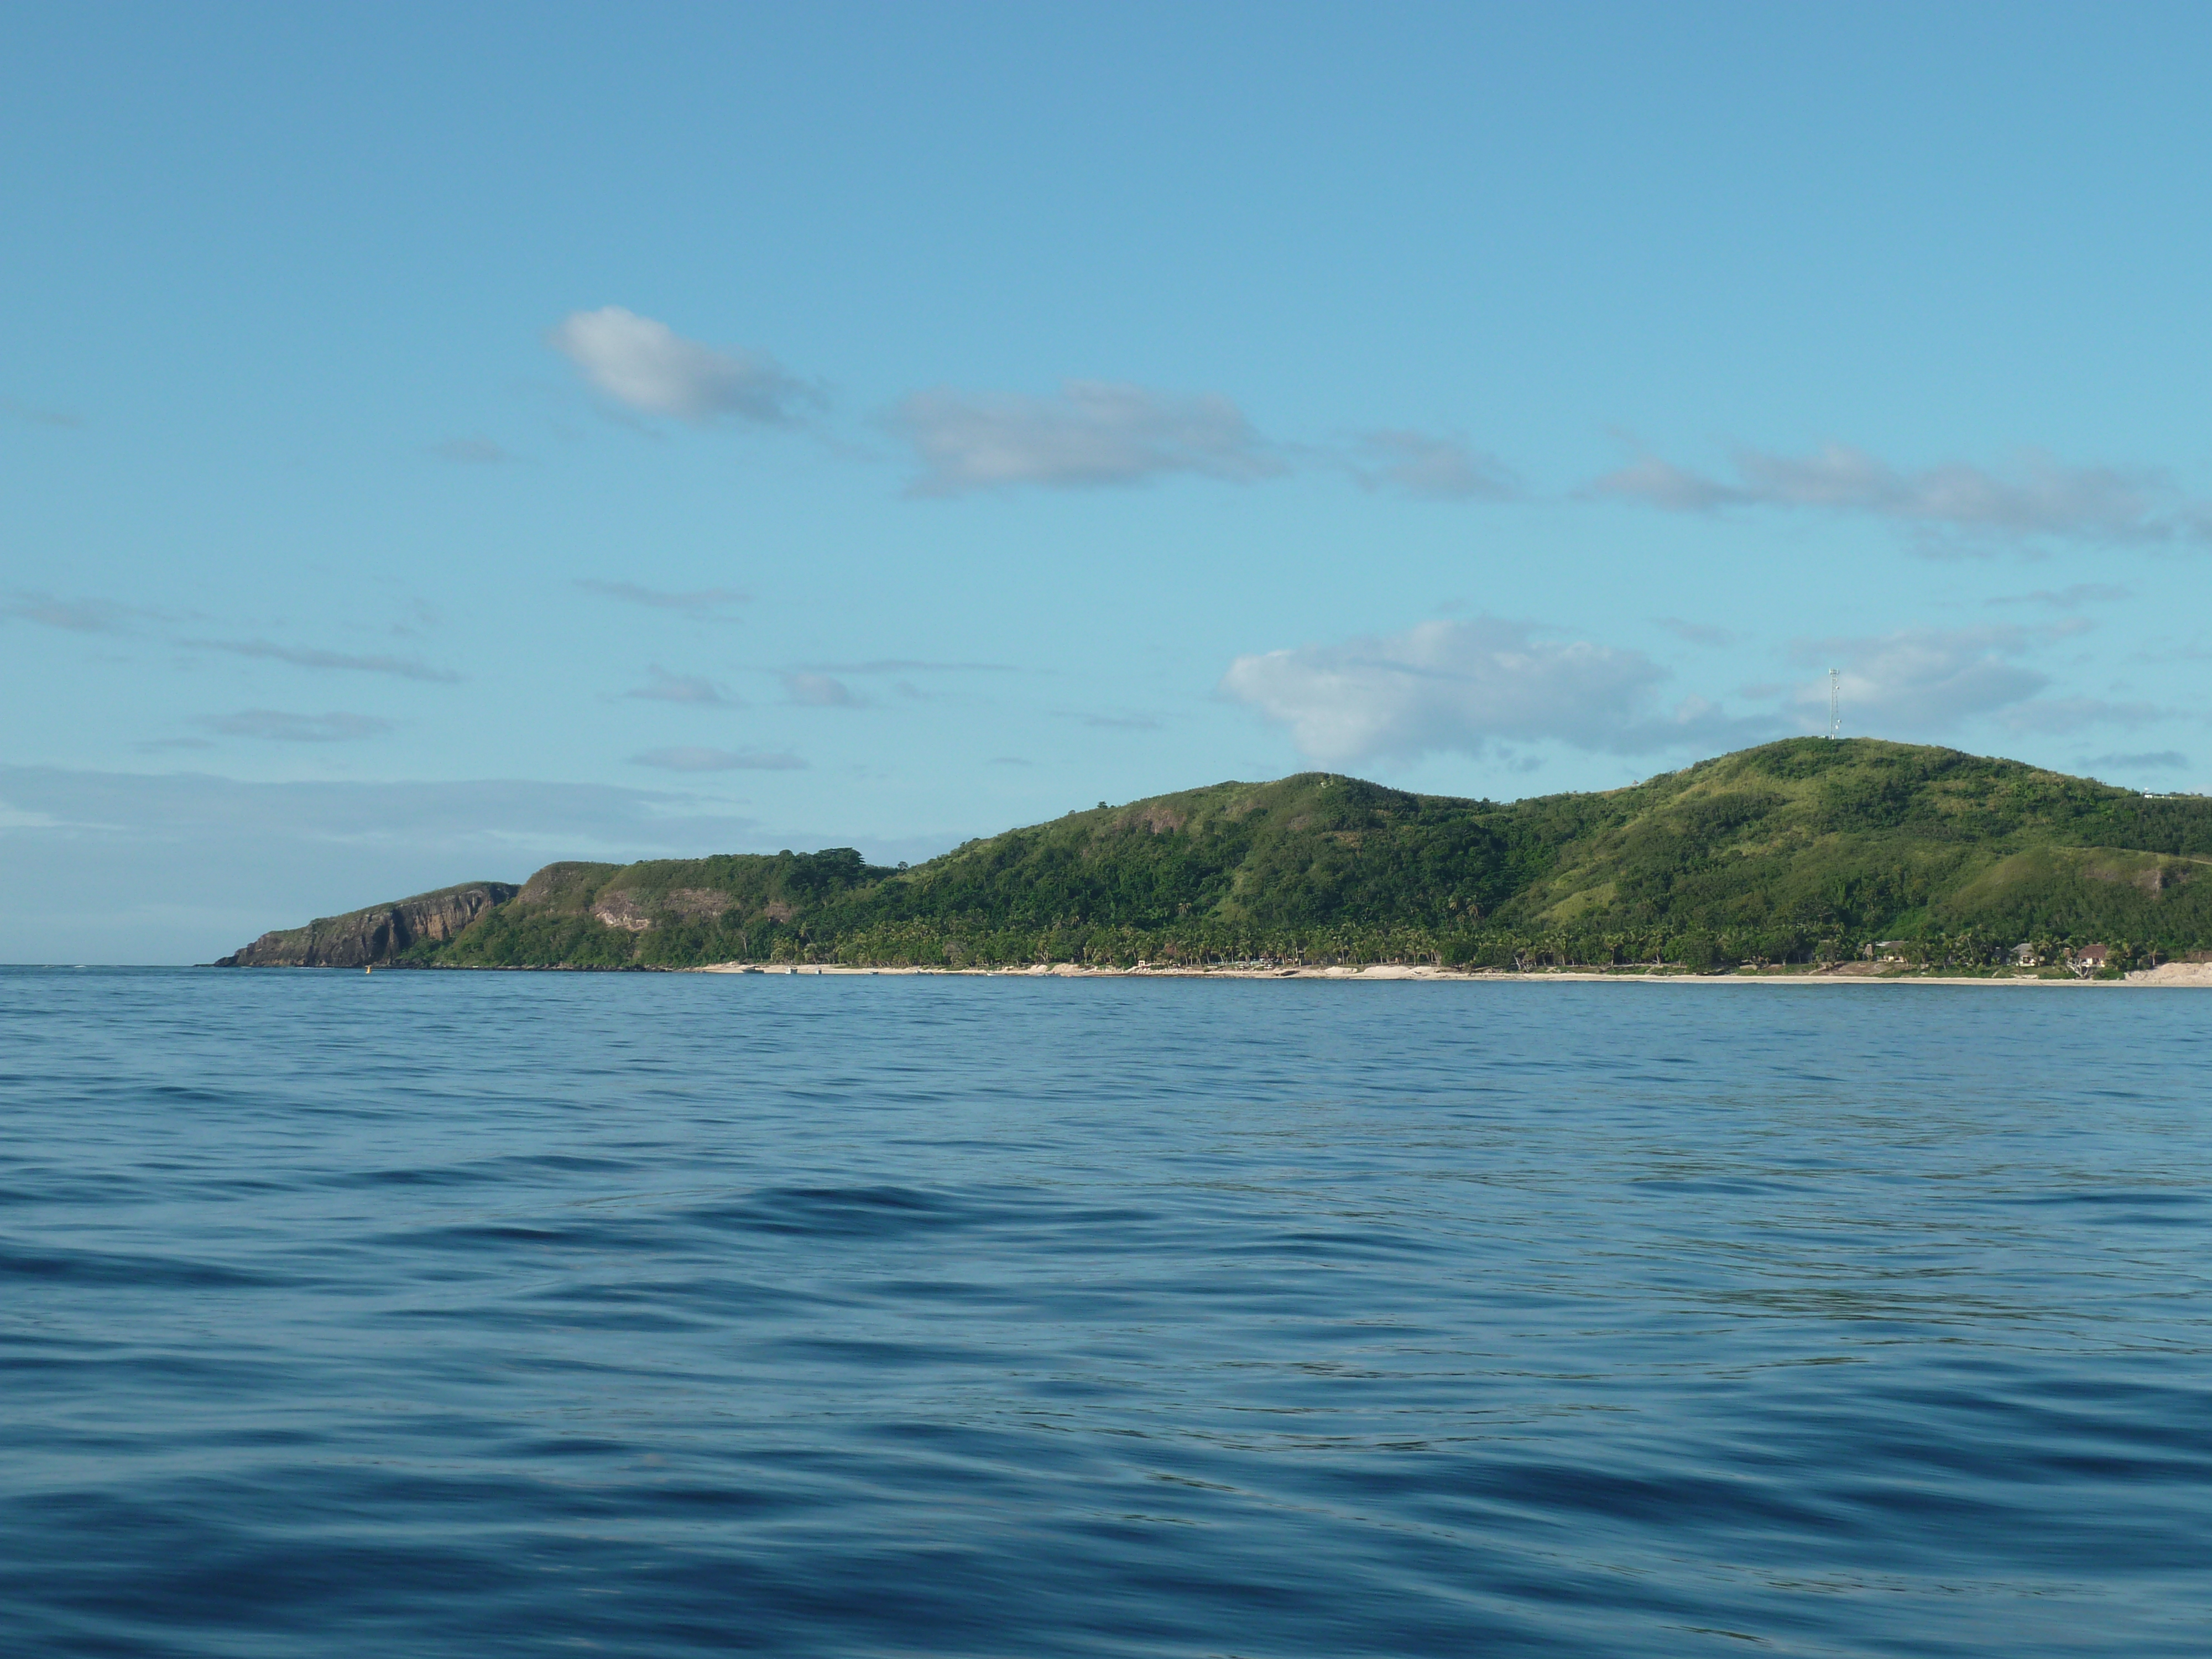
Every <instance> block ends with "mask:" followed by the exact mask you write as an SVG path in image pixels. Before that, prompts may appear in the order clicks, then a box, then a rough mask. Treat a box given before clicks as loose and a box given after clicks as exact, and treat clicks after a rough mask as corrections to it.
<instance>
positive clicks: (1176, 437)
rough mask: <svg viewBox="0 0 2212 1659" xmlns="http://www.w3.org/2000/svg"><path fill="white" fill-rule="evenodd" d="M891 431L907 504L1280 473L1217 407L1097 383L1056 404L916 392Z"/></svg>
mask: <svg viewBox="0 0 2212 1659" xmlns="http://www.w3.org/2000/svg"><path fill="white" fill-rule="evenodd" d="M892 423H893V425H894V426H895V427H896V429H897V430H898V431H899V432H900V433H901V434H902V435H903V436H904V437H905V438H906V440H907V441H908V443H910V444H911V445H912V446H913V447H914V451H915V457H916V459H919V460H920V461H921V467H922V471H921V476H920V477H917V478H915V481H914V482H913V483H912V484H911V485H910V486H909V487H908V493H909V494H911V495H959V494H962V493H963V492H964V491H968V490H972V489H1003V488H1006V487H1008V486H1011V485H1018V484H1036V485H1041V486H1042V487H1044V488H1046V489H1084V488H1091V487H1096V486H1100V485H1115V484H1135V483H1144V482H1146V481H1147V480H1149V479H1152V478H1158V477H1166V476H1169V475H1170V474H1175V473H1190V474H1195V475H1197V476H1200V477H1209V478H1220V479H1225V480H1228V481H1229V482H1231V483H1250V482H1252V481H1253V480H1255V479H1259V478H1267V477H1275V476H1276V475H1278V474H1279V473H1281V472H1284V471H1286V470H1287V467H1286V465H1285V462H1284V461H1283V459H1281V458H1280V457H1279V455H1278V454H1276V453H1274V450H1273V446H1271V445H1269V444H1268V443H1267V441H1265V440H1264V439H1262V438H1261V436H1260V435H1259V434H1258V433H1257V432H1256V431H1255V430H1254V429H1253V427H1252V423H1251V422H1249V421H1248V420H1246V419H1245V418H1244V415H1243V411H1242V410H1239V409H1238V408H1237V405H1236V404H1233V403H1231V402H1230V400H1229V399H1228V398H1223V397H1219V396H1216V395H1213V394H1211V393H1202V394H1199V395H1195V396H1194V395H1188V394H1184V393H1180V392H1159V391H1155V390H1153V389H1152V388H1150V387H1146V386H1126V385H1121V384H1117V383H1113V382H1109V381H1103V380H1070V381H1068V382H1066V384H1065V385H1064V386H1061V388H1060V395H1059V396H1058V397H1055V398H1033V397H1027V396H1024V395H1021V394H1019V393H1014V392H955V391H951V390H949V389H944V388H939V389H938V390H935V391H930V392H915V393H914V394H912V395H911V396H909V397H908V398H906V399H905V400H904V401H903V402H902V403H901V404H899V406H898V408H897V410H896V412H895V414H894V416H893V417H892Z"/></svg>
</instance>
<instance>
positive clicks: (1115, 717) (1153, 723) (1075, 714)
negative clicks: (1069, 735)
mask: <svg viewBox="0 0 2212 1659" xmlns="http://www.w3.org/2000/svg"><path fill="white" fill-rule="evenodd" d="M1060 718H1061V719H1062V720H1075V721H1078V722H1079V723H1080V724H1082V725H1084V726H1090V727H1091V728H1093V729H1094V730H1096V731H1101V732H1157V731H1158V730H1160V729H1161V727H1162V726H1164V725H1165V724H1166V722H1165V721H1164V720H1161V719H1160V717H1159V716H1158V714H1090V713H1086V712H1085V711H1084V710H1082V709H1077V708H1071V709H1065V710H1062V711H1060Z"/></svg>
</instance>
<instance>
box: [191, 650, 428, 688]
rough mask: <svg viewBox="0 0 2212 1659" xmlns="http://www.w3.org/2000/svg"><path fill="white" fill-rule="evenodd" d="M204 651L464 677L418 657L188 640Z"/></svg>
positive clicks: (305, 664)
mask: <svg viewBox="0 0 2212 1659" xmlns="http://www.w3.org/2000/svg"><path fill="white" fill-rule="evenodd" d="M183 643H184V644H185V645H189V646H194V647H197V648H198V649H200V650H203V651H228V652H229V653H231V655H233V656H234V657H265V658H267V659H270V660H271V661H274V662H288V663H290V664H292V665H294V666H295V667H296V668H338V669H344V670H347V671H350V672H353V673H359V674H390V675H392V676H394V677H396V678H399V679H403V680H437V681H441V682H445V683H448V684H450V683H452V682H453V681H456V680H459V678H461V677H460V676H459V674H456V673H454V672H453V671H452V670H451V669H449V668H434V667H432V666H431V665H429V664H428V663H426V662H423V661H422V660H421V659H419V658H415V657H380V656H360V655H357V654H356V653H352V652H348V651H322V650H317V649H313V648H312V647H303V646H294V645H276V644H274V643H272V642H270V641H268V640H185V641H183Z"/></svg>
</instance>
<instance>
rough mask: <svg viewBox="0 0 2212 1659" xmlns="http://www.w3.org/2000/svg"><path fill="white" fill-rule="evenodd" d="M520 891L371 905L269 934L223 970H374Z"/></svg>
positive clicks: (490, 885) (496, 884) (438, 940)
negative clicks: (412, 947) (369, 968)
mask: <svg viewBox="0 0 2212 1659" xmlns="http://www.w3.org/2000/svg"><path fill="white" fill-rule="evenodd" d="M516 891H517V890H516V889H515V888H514V887H513V885H512V884H509V883H507V882H503V881H473V882H468V883H465V884H463V885H461V886H459V887H443V888H441V889H439V890H438V891H436V892H435V893H421V894H417V895H416V896H415V897H413V898H410V899H402V900H400V901H399V902H398V903H397V904H376V905H371V906H370V907H369V908H368V909H366V910H356V911H353V912H351V913H350V914H349V915H343V916H325V917H323V918H322V919H321V920H319V921H311V922H309V923H308V924H307V926H306V927H289V928H286V929H284V930H283V931H282V932H279V933H264V934H263V935H262V936H261V937H260V938H259V939H256V940H254V941H253V943H252V944H251V945H247V946H246V948H245V949H244V950H242V951H239V952H238V953H237V954H236V955H234V956H228V957H223V958H222V960H220V961H219V962H217V963H216V964H215V965H216V967H218V968H368V967H374V966H375V965H376V964H378V963H387V962H390V961H392V960H393V959H394V958H395V957H398V956H399V955H400V954H401V953H402V952H403V951H406V950H407V949H408V948H409V947H410V946H412V945H419V944H424V943H428V944H431V945H442V944H444V943H445V942H446V941H447V939H452V938H453V936H454V935H455V934H457V933H459V932H460V931H461V929H463V928H464V927H467V926H468V925H469V924H470V923H471V922H472V921H475V920H476V919H477V917H478V916H480V915H483V913H484V912H485V911H487V910H489V909H490V908H492V907H493V906H495V905H499V904H504V903H506V902H507V900H509V899H511V898H513V896H514V895H515V893H516Z"/></svg>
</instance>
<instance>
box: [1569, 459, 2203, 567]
mask: <svg viewBox="0 0 2212 1659" xmlns="http://www.w3.org/2000/svg"><path fill="white" fill-rule="evenodd" d="M1586 493H1588V494H1590V495H1598V496H1610V497H1613V498H1614V499H1617V500H1623V501H1640V502H1642V503H1644V505H1646V506H1649V507H1661V508H1663V509H1665V510H1667V511H1669V512H1675V513H1711V512H1717V511H1719V510H1722V509H1724V508H1729V507H1796V508H1803V509H1807V510H1811V511H1817V512H1826V513H1838V514H1846V515H1857V516H1863V517H1870V518H1876V519H1884V520H1890V521H1891V522H1893V523H1897V524H1901V525H1905V526H1911V527H1913V528H1916V529H1919V530H1923V531H1929V532H1946V533H1950V534H1954V535H1958V536H1963V537H1968V538H1994V539H2011V540H2015V541H2022V540H2036V539H2048V540H2061V541H2082V542H2110V543H2146V544H2148V543H2160V542H2173V541H2203V540H2207V539H2212V509H2208V507H2206V505H2205V504H2204V503H2202V502H2195V501H2188V500H2185V499H2184V498H2183V497H2182V496H2180V495H2179V493H2178V492H2177V491H2175V490H2174V489H2173V488H2172V484H2171V483H2170V482H2169V481H2168V480H2167V479H2166V477H2165V476H2164V475H2163V474H2161V473H2160V472H2158V471H2154V470H2151V469H2134V470H2129V469H2123V468H2118V467H2106V466H2075V465H2068V464H2066V463H2064V462H2062V461H2059V460H2057V459H2054V458H2052V457H2051V456H2050V455H2048V454H2045V453H2043V452H2041V451H2039V450H2030V451H2027V452H2025V453H2022V454H2021V456H2020V457H2019V459H2017V460H2016V461H2015V463H2014V464H2013V465H2011V466H2010V467H2008V468H2006V469H2003V470H1996V469H1991V468H1987V467H1981V466H1974V465H1966V464H1964V463H1956V464H1952V465H1943V466H1933V467H1924V468H1919V469H1914V468H1909V467H1899V466H1895V465H1891V464H1890V463H1888V462H1887V461H1883V460H1881V459H1877V458H1876V457H1875V456H1873V455H1870V454H1869V453H1867V452H1866V451H1864V450H1863V449H1857V448H1855V447H1852V446H1850V445H1848V444H1836V443H1832V444H1827V445H1825V446H1823V447H1821V448H1820V449H1818V450H1815V451H1814V452H1813V453H1811V454H1809V455H1782V454H1776V453H1769V452H1766V451H1763V450H1757V449H1742V450H1739V451H1737V452H1736V453H1735V457H1734V459H1733V463H1732V470H1731V476H1729V477H1713V476H1710V475H1707V474H1704V473H1699V472H1695V471H1690V470H1689V469H1686V468H1684V467H1680V466H1676V465H1674V464H1673V463H1671V462H1668V461H1664V460H1662V459H1658V458H1657V457H1656V456H1644V457H1642V458H1640V459H1638V460H1636V461H1633V462H1632V463H1631V464H1630V465H1626V466H1625V467H1621V468H1620V469H1619V470H1617V471H1613V472H1610V473H1607V475H1606V476H1605V477H1601V478H1600V479H1598V480H1597V481H1596V483H1594V484H1592V485H1591V486H1590V487H1589V491H1588V492H1586Z"/></svg>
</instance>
